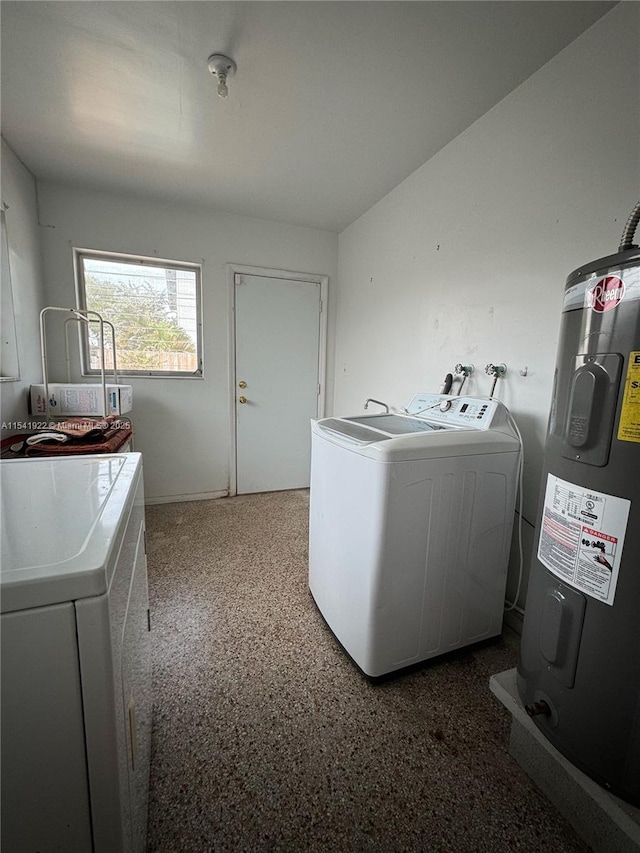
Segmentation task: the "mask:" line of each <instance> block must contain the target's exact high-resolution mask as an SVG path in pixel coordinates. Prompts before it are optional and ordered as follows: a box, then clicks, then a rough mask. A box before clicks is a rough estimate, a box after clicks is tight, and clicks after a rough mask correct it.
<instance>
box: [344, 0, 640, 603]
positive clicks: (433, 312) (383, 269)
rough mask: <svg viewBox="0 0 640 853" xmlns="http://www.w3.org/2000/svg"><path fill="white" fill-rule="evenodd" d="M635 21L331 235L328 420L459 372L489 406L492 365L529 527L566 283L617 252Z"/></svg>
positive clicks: (580, 47) (617, 27) (540, 75)
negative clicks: (333, 302) (513, 430)
mask: <svg viewBox="0 0 640 853" xmlns="http://www.w3.org/2000/svg"><path fill="white" fill-rule="evenodd" d="M639 17H640V8H639V7H638V5H637V4H632V3H622V4H620V5H619V6H617V7H615V8H614V9H613V10H612V11H611V12H610V13H609V14H608V15H607V16H606V17H605V18H603V19H602V20H601V21H600V22H598V23H596V24H595V25H594V26H593V27H592V28H591V29H590V30H588V31H587V32H586V33H584V34H583V35H582V36H581V37H580V38H579V39H577V40H576V41H575V42H574V43H573V44H571V45H569V46H568V47H567V48H566V49H565V50H564V51H563V52H562V53H560V54H559V55H558V56H556V57H555V58H554V59H553V60H552V61H550V62H549V63H548V64H547V65H546V66H544V67H543V68H542V69H541V70H540V71H539V72H537V73H536V74H535V75H534V76H532V77H531V78H530V79H529V80H528V81H526V82H525V83H524V84H523V85H521V86H520V87H519V88H518V89H516V90H515V91H514V92H513V93H511V94H510V95H509V96H508V97H507V98H505V99H504V100H503V101H501V102H500V103H499V104H498V105H497V106H496V107H494V108H493V109H492V110H491V111H490V112H488V113H487V114H486V115H485V116H483V117H482V118H481V119H480V120H478V121H477V122H476V123H475V124H474V125H473V126H472V127H470V128H469V129H468V130H467V131H465V132H464V133H463V134H461V135H460V136H459V137H458V138H457V139H455V140H454V141H453V142H452V143H450V144H449V145H448V146H447V147H446V148H444V149H443V150H442V151H440V152H439V153H438V154H437V155H436V156H435V157H433V158H432V159H431V160H429V161H428V162H427V163H426V164H425V165H424V166H422V167H421V168H420V169H418V170H417V171H416V172H415V173H414V174H413V175H411V176H410V177H409V178H407V180H405V181H404V182H403V183H402V184H400V185H399V186H398V187H396V189H394V190H393V191H392V192H391V193H389V195H388V196H386V197H385V198H384V199H382V200H381V201H380V202H379V203H378V204H376V205H375V206H374V207H373V208H372V209H371V210H369V211H368V212H367V213H366V214H365V215H364V216H362V217H361V218H360V219H359V220H357V221H356V222H355V223H354V224H352V225H351V226H350V227H349V228H347V229H346V230H345V231H344V232H343V233H342V234H341V235H340V242H339V266H338V270H339V292H338V304H337V314H336V316H337V329H336V363H335V370H336V380H335V397H334V412H335V413H336V414H345V413H355V412H357V411H360V410H361V409H362V406H363V402H364V400H365V398H366V397H369V396H372V397H376V398H378V399H382V400H386V401H388V402H391V403H394V404H396V405H402V404H404V403H405V402H406V401H408V400H409V399H410V398H411V396H412V395H413V393H414V392H415V391H436V390H438V388H439V386H440V384H441V382H442V379H443V377H444V376H445V374H446V373H448V372H451V371H452V370H453V368H454V366H455V365H456V363H458V362H462V363H466V362H472V363H473V364H475V367H476V372H475V373H474V376H473V377H472V380H471V381H470V382H469V383H468V385H467V391H468V393H472V394H488V393H489V390H490V382H491V380H490V378H489V377H488V376H487V375H486V374H485V371H484V368H485V365H486V364H487V363H488V362H493V363H497V362H505V363H506V364H507V368H508V372H507V375H506V379H505V380H504V381H502V382H501V383H500V385H499V386H498V389H497V392H496V395H497V396H498V397H499V398H500V399H502V400H503V401H504V402H505V403H506V404H507V405H508V406H509V407H510V409H511V410H512V412H513V414H514V415H515V417H516V419H517V421H518V423H519V425H520V428H521V430H522V432H523V435H524V442H525V449H526V456H525V458H526V460H527V461H526V475H525V504H524V516H525V518H526V519H528V520H530V521H531V522H534V521H535V515H536V507H537V501H538V488H539V479H540V466H541V456H542V450H543V444H544V437H545V432H546V421H547V415H548V411H549V403H550V397H551V386H552V376H553V370H554V366H555V350H556V340H557V336H558V330H559V324H560V307H561V301H562V295H563V287H564V281H565V279H566V277H567V275H568V274H569V272H571V271H572V270H573V269H575V268H576V267H578V266H579V265H581V264H582V263H585V262H587V261H589V260H593V259H595V258H598V257H601V256H603V255H607V254H610V253H612V252H615V251H616V250H617V246H618V243H619V238H620V235H621V232H622V228H623V225H624V222H625V220H626V217H627V216H628V214H629V213H630V211H631V209H632V207H633V205H634V203H635V202H636V200H637V195H638V187H639V185H640V164H639V152H640V147H639V140H640V133H639V126H638V116H640V104H639V99H638V67H639V56H638V26H639ZM433 120H434V121H437V120H438V117H437V116H434V117H433ZM525 366H526V367H527V369H528V373H527V375H526V376H525V377H523V376H521V375H520V370H522V369H524V368H525ZM524 532H525V548H526V557H525V571H527V570H528V561H529V553H530V549H531V545H532V539H533V536H532V528H531V527H530V526H529V525H527V524H525V525H524ZM514 568H515V567H514V559H513V557H512V566H511V570H510V578H509V587H508V589H509V591H511V592H512V591H513V590H514V589H515V582H514ZM525 586H526V584H525ZM523 600H524V590H523V593H522V594H521V596H520V603H522V601H523Z"/></svg>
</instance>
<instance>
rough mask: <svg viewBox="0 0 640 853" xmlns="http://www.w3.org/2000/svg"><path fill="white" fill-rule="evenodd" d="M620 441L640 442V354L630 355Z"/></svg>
mask: <svg viewBox="0 0 640 853" xmlns="http://www.w3.org/2000/svg"><path fill="white" fill-rule="evenodd" d="M618 440H619V441H640V352H631V353H629V366H628V367H627V378H626V379H625V383H624V396H623V398H622V409H621V411H620V424H619V426H618Z"/></svg>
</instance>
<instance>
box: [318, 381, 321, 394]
mask: <svg viewBox="0 0 640 853" xmlns="http://www.w3.org/2000/svg"><path fill="white" fill-rule="evenodd" d="M321 391H322V386H321V385H320V383H319V382H318V397H319V396H320V392H321Z"/></svg>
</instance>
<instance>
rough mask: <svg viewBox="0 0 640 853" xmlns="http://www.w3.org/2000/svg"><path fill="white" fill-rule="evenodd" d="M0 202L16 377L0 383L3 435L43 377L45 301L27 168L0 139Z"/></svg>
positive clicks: (21, 418) (22, 416)
mask: <svg viewBox="0 0 640 853" xmlns="http://www.w3.org/2000/svg"><path fill="white" fill-rule="evenodd" d="M2 202H3V203H4V204H6V205H7V210H6V213H5V219H6V224H7V236H8V241H9V265H10V268H11V280H12V287H13V306H14V313H15V326H16V339H17V345H18V365H19V369H20V377H19V379H18V380H17V381H3V382H1V383H0V407H1V417H2V422H3V424H4V425H5V426H4V427H3V434H6V435H9V434H11V433H15V432H21V431H23V430H21V429H20V428H19V427H15V428H14V427H12V424H14V423H15V422H26V421H29V415H28V408H27V393H28V387H29V385H31V384H33V383H34V382H40V381H42V370H41V367H40V326H39V315H40V310H41V308H42V307H43V305H44V295H43V283H42V264H41V258H40V242H39V239H40V235H39V228H38V215H37V206H36V185H35V180H34V178H33V175H32V174H31V172H29V171H28V169H26V167H25V166H24V165H23V164H22V163H21V162H20V160H19V159H18V158H17V157H16V155H15V154H14V153H13V151H12V150H11V149H10V148H9V146H8V145H7V144H6V142H5V141H4V140H2Z"/></svg>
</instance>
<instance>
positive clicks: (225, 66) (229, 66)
mask: <svg viewBox="0 0 640 853" xmlns="http://www.w3.org/2000/svg"><path fill="white" fill-rule="evenodd" d="M207 64H208V66H209V71H210V72H211V73H212V74H213V76H214V77H217V78H218V97H219V98H226V97H227V95H228V94H229V89H228V88H227V77H233V75H234V74H235V73H236V64H235V62H234V61H233V59H229V57H228V56H224V55H223V54H222V53H213V54H212V55H211V56H210V57H209V59H208V60H207Z"/></svg>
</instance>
